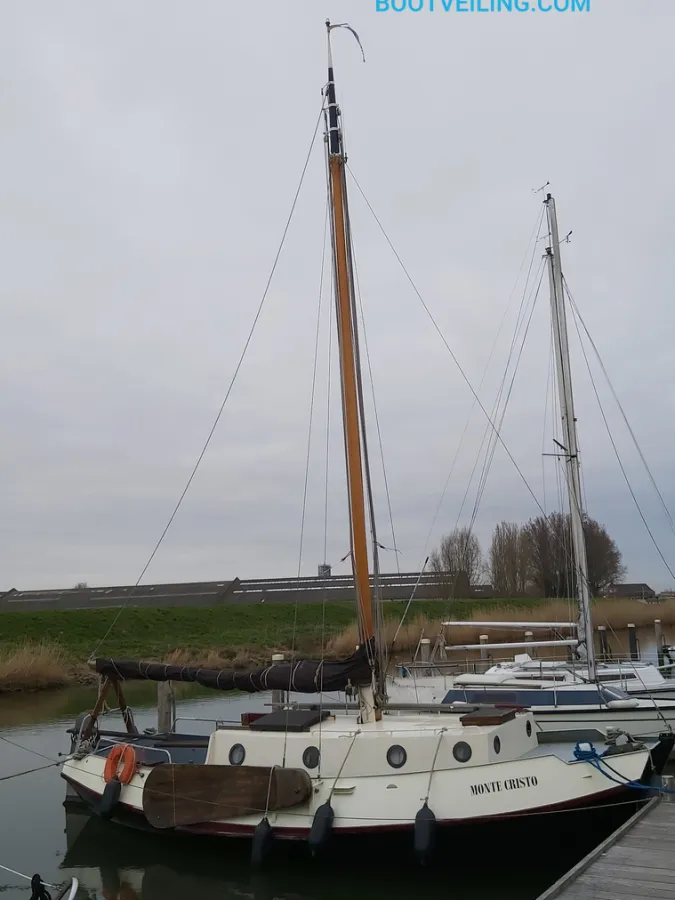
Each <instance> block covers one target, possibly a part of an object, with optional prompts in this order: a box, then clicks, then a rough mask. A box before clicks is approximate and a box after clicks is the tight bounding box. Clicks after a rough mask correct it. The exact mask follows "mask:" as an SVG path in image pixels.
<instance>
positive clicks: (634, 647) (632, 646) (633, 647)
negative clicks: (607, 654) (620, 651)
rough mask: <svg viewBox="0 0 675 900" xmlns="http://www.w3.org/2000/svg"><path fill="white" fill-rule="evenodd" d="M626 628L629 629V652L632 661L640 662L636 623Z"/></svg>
mask: <svg viewBox="0 0 675 900" xmlns="http://www.w3.org/2000/svg"><path fill="white" fill-rule="evenodd" d="M626 627H627V629H628V652H629V654H630V658H631V659H632V660H638V659H639V658H640V653H639V651H638V639H637V632H636V630H635V625H634V623H632V622H629V623H628V625H627V626H626Z"/></svg>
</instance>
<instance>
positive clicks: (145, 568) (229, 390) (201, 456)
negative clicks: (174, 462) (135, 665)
mask: <svg viewBox="0 0 675 900" xmlns="http://www.w3.org/2000/svg"><path fill="white" fill-rule="evenodd" d="M324 106H325V100H324V101H322V104H321V110H320V112H319V115H318V117H317V120H316V125H315V127H314V133H313V134H312V140H311V141H310V145H309V150H308V152H307V157H306V159H305V163H304V165H303V168H302V172H301V174H300V181H299V183H298V186H297V189H296V191H295V195H294V197H293V202H292V204H291V210H290V213H289V215H288V218H287V220H286V224H285V226H284V229H283V232H282V236H281V241H280V243H279V247H278V249H277V252H276V256H275V257H274V262H273V263H272V268H271V270H270V273H269V276H268V278H267V282H266V284H265V289H264V290H263V293H262V297H261V298H260V302H259V304H258V308H257V310H256V314H255V317H254V319H253V324H252V325H251V328H250V330H249V332H248V336H247V338H246V341H245V342H244V347H243V349H242V351H241V355H240V356H239V359H238V361H237V365H236V366H235V370H234V374H233V375H232V378H231V380H230V383H229V385H228V387H227V391H226V392H225V397H224V398H223V401H222V403H221V404H220V408H219V409H218V412H217V414H216V417H215V419H214V421H213V424H212V425H211V429H210V430H209V433H208V435H207V437H206V441H205V442H204V445H203V447H202V449H201V452H200V453H199V455H198V457H197V460H196V462H195V464H194V466H193V468H192V471H191V472H190V475H189V477H188V479H187V482H186V483H185V487H184V488H183V490H182V492H181V494H180V496H179V498H178V502H177V503H176V505H175V506H174V508H173V511H172V513H171V515H170V516H169V520H168V522H167V523H166V526H165V527H164V530H163V531H162V533H161V535H160V537H159V540H158V541H157V543H156V544H155V546H154V548H153V550H152V552H151V554H150V556H149V557H148V559H147V561H146V563H145V565H144V566H143V568H142V570H141V573H140V575H139V576H138V578H137V579H136V582H135V583H134V585H133V587H132V589H131V590H130V591H129V594H128V596H127V598H126V599H125V601H124V603H123V605H122V606H121V607H120V608H119V610H118V612H117V614H116V615H115V616H114V618H113V620H112V623H111V624H110V627H109V628H108V630H107V631H106V633H105V634H104V635H103V637H102V638H101V639H100V640H99V642H98V644H97V645H96V647H95V649H94V652H93V654H92V656H96V654H97V653H98V651H99V650H100V648H101V646H102V645H103V644H104V643H105V641H106V640H107V639H108V637H109V636H110V634H111V632H112V630H113V629H114V628H115V626H116V625H117V622H118V621H119V618H120V616H121V615H122V613H123V612H124V611H125V609H126V608H127V606H128V605H129V602H130V600H131V598H132V596H133V594H134V591H135V590H136V588H137V587H138V586H139V584H140V583H141V581H142V579H143V576H144V575H145V573H146V572H147V571H148V569H149V568H150V565H151V564H152V561H153V560H154V558H155V556H156V555H157V552H158V551H159V548H160V547H161V546H162V544H163V542H164V538H165V537H166V535H167V534H168V532H169V529H170V528H171V526H172V524H173V521H174V519H175V518H176V515H177V514H178V511H179V509H180V508H181V506H182V504H183V500H184V499H185V497H186V495H187V493H188V491H189V490H190V487H191V486H192V482H193V481H194V478H195V476H196V474H197V470H198V469H199V466H200V465H201V462H202V460H203V459H204V456H205V454H206V451H207V450H208V448H209V445H210V443H211V440H212V438H213V435H214V434H215V432H216V428H217V427H218V424H219V422H220V419H221V417H222V415H223V412H224V410H225V406H226V404H227V401H228V400H229V398H230V394H231V393H232V389H233V387H234V383H235V381H236V380H237V376H238V375H239V371H240V369H241V367H242V364H243V362H244V358H245V356H246V353H247V351H248V348H249V345H250V343H251V340H252V338H253V333H254V332H255V329H256V326H257V325H258V321H259V320H260V316H261V314H262V311H263V307H264V305H265V301H266V300H267V296H268V294H269V290H270V287H271V285H272V279H273V278H274V275H275V273H276V270H277V266H278V264H279V260H280V258H281V253H282V250H283V248H284V245H285V243H286V237H287V235H288V230H289V228H290V225H291V221H292V219H293V215H294V214H295V208H296V206H297V203H298V198H299V197H300V192H301V190H302V186H303V184H304V181H305V175H306V173H307V169H308V167H309V162H310V159H311V156H312V150H313V149H314V142H315V141H316V136H317V134H318V132H319V125H320V124H321V119H322V117H323V111H324Z"/></svg>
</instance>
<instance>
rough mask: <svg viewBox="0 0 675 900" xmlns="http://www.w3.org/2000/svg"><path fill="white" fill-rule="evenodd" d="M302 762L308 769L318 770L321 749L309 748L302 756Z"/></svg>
mask: <svg viewBox="0 0 675 900" xmlns="http://www.w3.org/2000/svg"><path fill="white" fill-rule="evenodd" d="M302 762H303V765H304V766H305V767H306V768H308V769H316V767H317V766H318V765H319V748H318V747H307V749H306V750H305V752H304V753H303V754H302Z"/></svg>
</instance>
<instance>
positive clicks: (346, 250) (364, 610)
mask: <svg viewBox="0 0 675 900" xmlns="http://www.w3.org/2000/svg"><path fill="white" fill-rule="evenodd" d="M336 27H341V26H335V25H333V26H332V25H331V24H330V22H329V21H327V22H326V28H327V31H328V85H327V91H326V93H327V98H328V104H327V106H328V134H327V148H328V182H329V184H328V187H329V194H330V201H331V213H332V229H331V232H332V239H333V264H334V271H335V307H336V316H337V332H338V344H339V350H340V376H341V384H342V420H343V427H344V441H345V459H346V465H347V486H348V493H349V520H350V533H351V560H352V571H353V573H354V584H355V587H356V600H357V604H358V612H359V633H360V639H361V642H362V643H363V644H369V643H370V642H371V641H372V639H373V637H374V629H373V611H372V602H371V592H370V572H369V565H368V538H367V532H366V508H365V497H364V477H363V455H362V442H363V446H364V447H365V441H366V435H365V433H362V431H361V425H362V422H363V410H362V406H361V392H360V391H359V387H358V385H359V377H360V373H359V372H358V371H357V358H356V349H355V348H356V344H357V330H358V329H357V322H356V315H355V303H354V294H353V290H354V286H353V282H352V278H351V277H350V246H351V242H350V235H349V219H348V215H347V185H346V179H345V163H346V157H345V153H344V141H343V135H342V128H341V125H340V112H339V109H338V104H337V99H336V94H335V77H334V73H333V57H332V52H331V31H332V29H333V28H336ZM359 694H360V705H361V720H362V721H364V722H365V721H375V720H376V719H377V718H379V711H378V710H377V709H376V708H375V700H374V691H373V688H372V686H371V687H368V688H365V689H362V690H361V691H360V692H359Z"/></svg>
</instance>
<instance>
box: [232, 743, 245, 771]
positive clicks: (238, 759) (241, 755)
mask: <svg viewBox="0 0 675 900" xmlns="http://www.w3.org/2000/svg"><path fill="white" fill-rule="evenodd" d="M245 759H246V751H245V750H244V745H243V744H232V746H231V747H230V755H229V760H230V765H231V766H240V765H241V764H242V763H243V761H244V760H245Z"/></svg>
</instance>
